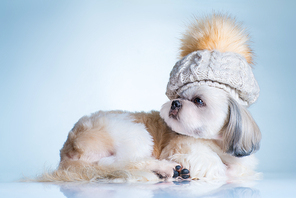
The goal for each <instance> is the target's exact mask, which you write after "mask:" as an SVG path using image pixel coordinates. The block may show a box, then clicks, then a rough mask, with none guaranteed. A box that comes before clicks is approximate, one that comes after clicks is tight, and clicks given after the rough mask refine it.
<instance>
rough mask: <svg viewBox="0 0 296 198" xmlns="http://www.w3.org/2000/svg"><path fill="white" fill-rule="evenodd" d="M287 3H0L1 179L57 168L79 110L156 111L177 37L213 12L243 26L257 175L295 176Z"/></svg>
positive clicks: (291, 4) (290, 8)
mask: <svg viewBox="0 0 296 198" xmlns="http://www.w3.org/2000/svg"><path fill="white" fill-rule="evenodd" d="M295 8H296V1H271V0H269V1H262V0H259V1H255V0H248V1H246V0H241V1H235V0H233V1H229V0H224V1H205V0H204V1H198V0H196V1H193V0H188V1H187V0H185V1H181V0H175V1H168V0H161V1H159V0H158V1H156V0H153V1H151V0H150V1H148V0H147V1H136V0H129V1H37V0H36V1H33V0H28V1H1V2H0V82H1V83H0V90H1V97H0V104H1V105H0V160H1V161H0V181H2V182H5V181H6V182H7V181H13V180H17V179H19V178H20V177H22V176H23V175H25V176H33V175H36V174H37V173H40V172H42V170H43V169H44V168H46V167H53V168H54V167H56V165H57V164H58V161H59V149H60V148H61V147H62V145H63V143H64V141H65V140H66V137H67V134H68V132H69V130H70V129H71V128H72V126H73V125H74V123H75V122H76V121H77V120H78V119H79V118H80V117H81V116H83V115H85V114H89V113H92V112H95V111H97V110H114V109H123V110H129V111H142V110H144V111H149V110H152V109H155V110H159V109H160V107H161V105H162V104H163V103H164V102H166V101H167V98H166V96H165V94H164V93H165V88H166V83H167V81H168V78H169V72H170V70H171V69H172V67H173V65H174V64H175V62H176V61H177V60H178V59H177V56H178V48H179V40H178V39H179V38H180V37H181V34H182V32H184V30H185V27H186V24H187V23H188V21H189V20H190V19H191V18H192V15H193V14H194V15H197V16H201V15H202V14H208V13H211V12H212V11H213V10H215V11H220V12H228V13H230V14H232V15H233V16H236V17H237V19H238V21H242V22H243V23H244V26H245V27H247V29H248V31H249V32H250V34H251V37H252V41H253V43H252V48H253V49H254V51H255V53H256V58H255V61H256V65H255V69H254V74H255V76H256V78H257V80H258V82H259V85H260V87H261V95H260V97H259V100H258V101H257V102H256V103H255V104H254V105H253V106H252V107H251V108H250V111H251V113H252V115H253V117H254V118H255V120H256V121H257V123H258V125H259V127H260V128H261V131H262V135H263V140H262V144H261V150H260V151H259V152H258V153H257V154H256V155H257V157H258V158H259V160H260V164H259V166H258V170H259V171H262V172H266V173H267V172H277V173H279V172H295V168H296V165H295V164H296V146H295V141H296V131H295V127H294V124H295V121H296V119H295V118H296V113H295V111H296V108H295V107H296V106H295V101H296V98H295V97H296V92H295V85H296V79H295V77H294V76H295V72H296V70H295V45H296V39H295V35H296V26H295V21H296V16H295Z"/></svg>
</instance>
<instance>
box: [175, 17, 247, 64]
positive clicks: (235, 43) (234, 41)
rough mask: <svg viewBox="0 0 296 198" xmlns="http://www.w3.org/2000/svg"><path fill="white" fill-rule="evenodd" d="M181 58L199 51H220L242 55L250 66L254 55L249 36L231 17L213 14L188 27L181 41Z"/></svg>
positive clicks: (195, 19) (196, 20) (195, 20)
mask: <svg viewBox="0 0 296 198" xmlns="http://www.w3.org/2000/svg"><path fill="white" fill-rule="evenodd" d="M180 49H181V54H180V55H181V57H184V56H186V55H188V54H190V53H191V52H194V51H197V50H205V49H206V50H219V51H221V52H229V51H230V52H235V53H238V54H241V55H242V56H243V57H245V59H246V60H247V62H248V63H249V64H252V63H253V59H252V56H253V53H252V50H251V49H250V46H249V35H248V34H247V33H246V31H245V29H244V28H242V27H241V24H240V23H237V22H236V20H235V18H232V17H230V16H229V15H222V14H217V13H213V14H212V15H208V16H205V17H204V18H201V19H197V18H194V21H193V22H192V23H191V24H190V25H189V26H188V29H187V31H186V32H185V33H184V34H183V38H182V39H181V48H180Z"/></svg>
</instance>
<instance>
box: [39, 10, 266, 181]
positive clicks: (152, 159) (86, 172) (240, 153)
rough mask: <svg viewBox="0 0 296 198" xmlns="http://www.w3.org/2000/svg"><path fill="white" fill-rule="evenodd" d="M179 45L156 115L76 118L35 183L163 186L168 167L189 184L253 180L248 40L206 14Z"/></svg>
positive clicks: (256, 134)
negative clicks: (53, 163)
mask: <svg viewBox="0 0 296 198" xmlns="http://www.w3.org/2000/svg"><path fill="white" fill-rule="evenodd" d="M181 41H182V46H181V57H182V59H181V60H180V61H178V62H177V64H176V65H175V67H174V68H173V70H172V72H171V75H170V82H169V83H168V87H167V95H168V97H169V98H170V99H171V100H170V101H168V102H166V103H165V104H164V105H163V106H162V108H161V110H160V112H157V111H151V112H148V113H145V112H135V113H131V112H125V111H107V112H105V111H98V112H96V113H93V114H91V115H90V116H84V117H82V118H81V119H80V120H79V121H78V122H77V123H76V124H75V126H74V127H73V129H72V130H71V131H70V132H69V135H68V138H67V140H66V142H65V144H64V146H63V148H62V149H61V151H60V157H61V160H60V164H59V167H58V169H57V170H55V171H54V172H52V173H50V174H49V173H47V174H44V175H43V176H42V177H41V179H40V180H42V181H80V180H87V181H92V180H97V179H116V178H125V179H127V178H129V179H131V178H133V179H135V180H141V181H143V180H144V181H147V180H148V181H149V180H158V179H159V178H162V179H167V180H170V179H173V178H174V177H176V175H175V174H176V166H181V167H182V168H183V170H186V169H188V170H189V171H190V179H204V180H216V179H218V180H221V179H223V180H227V179H231V178H248V177H252V176H254V175H256V174H255V172H254V168H255V166H256V164H257V160H256V158H255V157H254V155H253V153H255V152H256V151H257V150H258V149H259V145H260V140H261V133H260V130H259V127H258V126H257V124H256V122H255V121H254V119H253V118H252V116H251V114H250V113H249V111H248V110H247V107H248V106H249V105H250V104H252V103H253V102H254V101H255V100H256V99H257V97H258V94H259V87H258V85H257V82H256V81H255V80H254V76H253V74H252V72H251V67H250V65H249V64H252V51H251V49H250V48H249V46H248V44H247V41H248V35H247V34H245V33H244V30H243V29H242V28H241V27H240V25H237V24H236V22H235V20H234V19H233V18H231V17H230V16H228V15H222V14H215V13H214V14H213V15H211V16H207V17H204V18H203V19H201V20H199V19H197V20H195V22H193V24H191V26H189V28H188V30H187V32H186V33H185V34H184V37H183V39H182V40H181ZM231 65H235V66H234V67H235V68H236V67H238V68H236V69H233V68H232V67H233V66H231ZM217 71H218V72H217ZM233 71H234V72H233ZM225 72H226V73H225ZM220 74H221V75H220ZM225 75H226V76H225ZM221 76H222V77H221ZM223 76H224V77H223ZM250 87H251V88H250ZM155 173H156V174H155Z"/></svg>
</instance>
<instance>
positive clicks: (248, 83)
mask: <svg viewBox="0 0 296 198" xmlns="http://www.w3.org/2000/svg"><path fill="white" fill-rule="evenodd" d="M205 84H206V85H208V86H212V87H217V88H221V89H224V90H225V91H227V92H228V93H229V94H230V95H231V96H232V97H233V98H234V99H235V100H236V101H237V102H239V103H240V104H242V105H246V106H249V105H251V104H252V103H254V102H255V101H256V100H257V98H258V96H259V91H260V90H259V86H258V83H257V81H256V79H255V77H254V75H253V72H252V68H251V67H250V65H249V64H248V63H247V61H246V59H245V58H244V57H243V56H241V55H240V54H238V53H234V52H220V51H217V50H198V51H195V52H192V53H190V54H188V55H187V56H185V57H184V58H183V59H181V60H180V61H178V62H177V63H176V64H175V66H174V68H173V70H172V71H171V74H170V79H169V82H168V85H167V92H166V95H167V96H168V98H169V99H171V100H172V99H176V98H177V97H178V95H179V94H180V93H182V92H183V91H184V90H186V89H188V88H190V87H192V86H201V85H205Z"/></svg>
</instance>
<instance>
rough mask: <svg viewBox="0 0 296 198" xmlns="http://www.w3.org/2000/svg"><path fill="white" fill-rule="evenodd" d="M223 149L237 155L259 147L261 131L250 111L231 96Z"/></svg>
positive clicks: (249, 152) (244, 154)
mask: <svg viewBox="0 0 296 198" xmlns="http://www.w3.org/2000/svg"><path fill="white" fill-rule="evenodd" d="M222 136H223V150H224V151H225V152H227V153H229V154H231V155H234V156H236V157H243V156H248V155H250V154H251V153H253V152H255V151H257V150H258V149H259V143H260V140H261V132H260V130H259V127H258V126H257V124H256V122H255V121H254V119H253V118H252V116H251V114H250V113H249V111H248V110H247V109H246V108H245V107H243V106H241V105H239V104H238V103H237V102H236V101H235V100H234V99H232V98H229V119H228V122H227V123H226V124H225V126H224V128H223V130H222Z"/></svg>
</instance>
